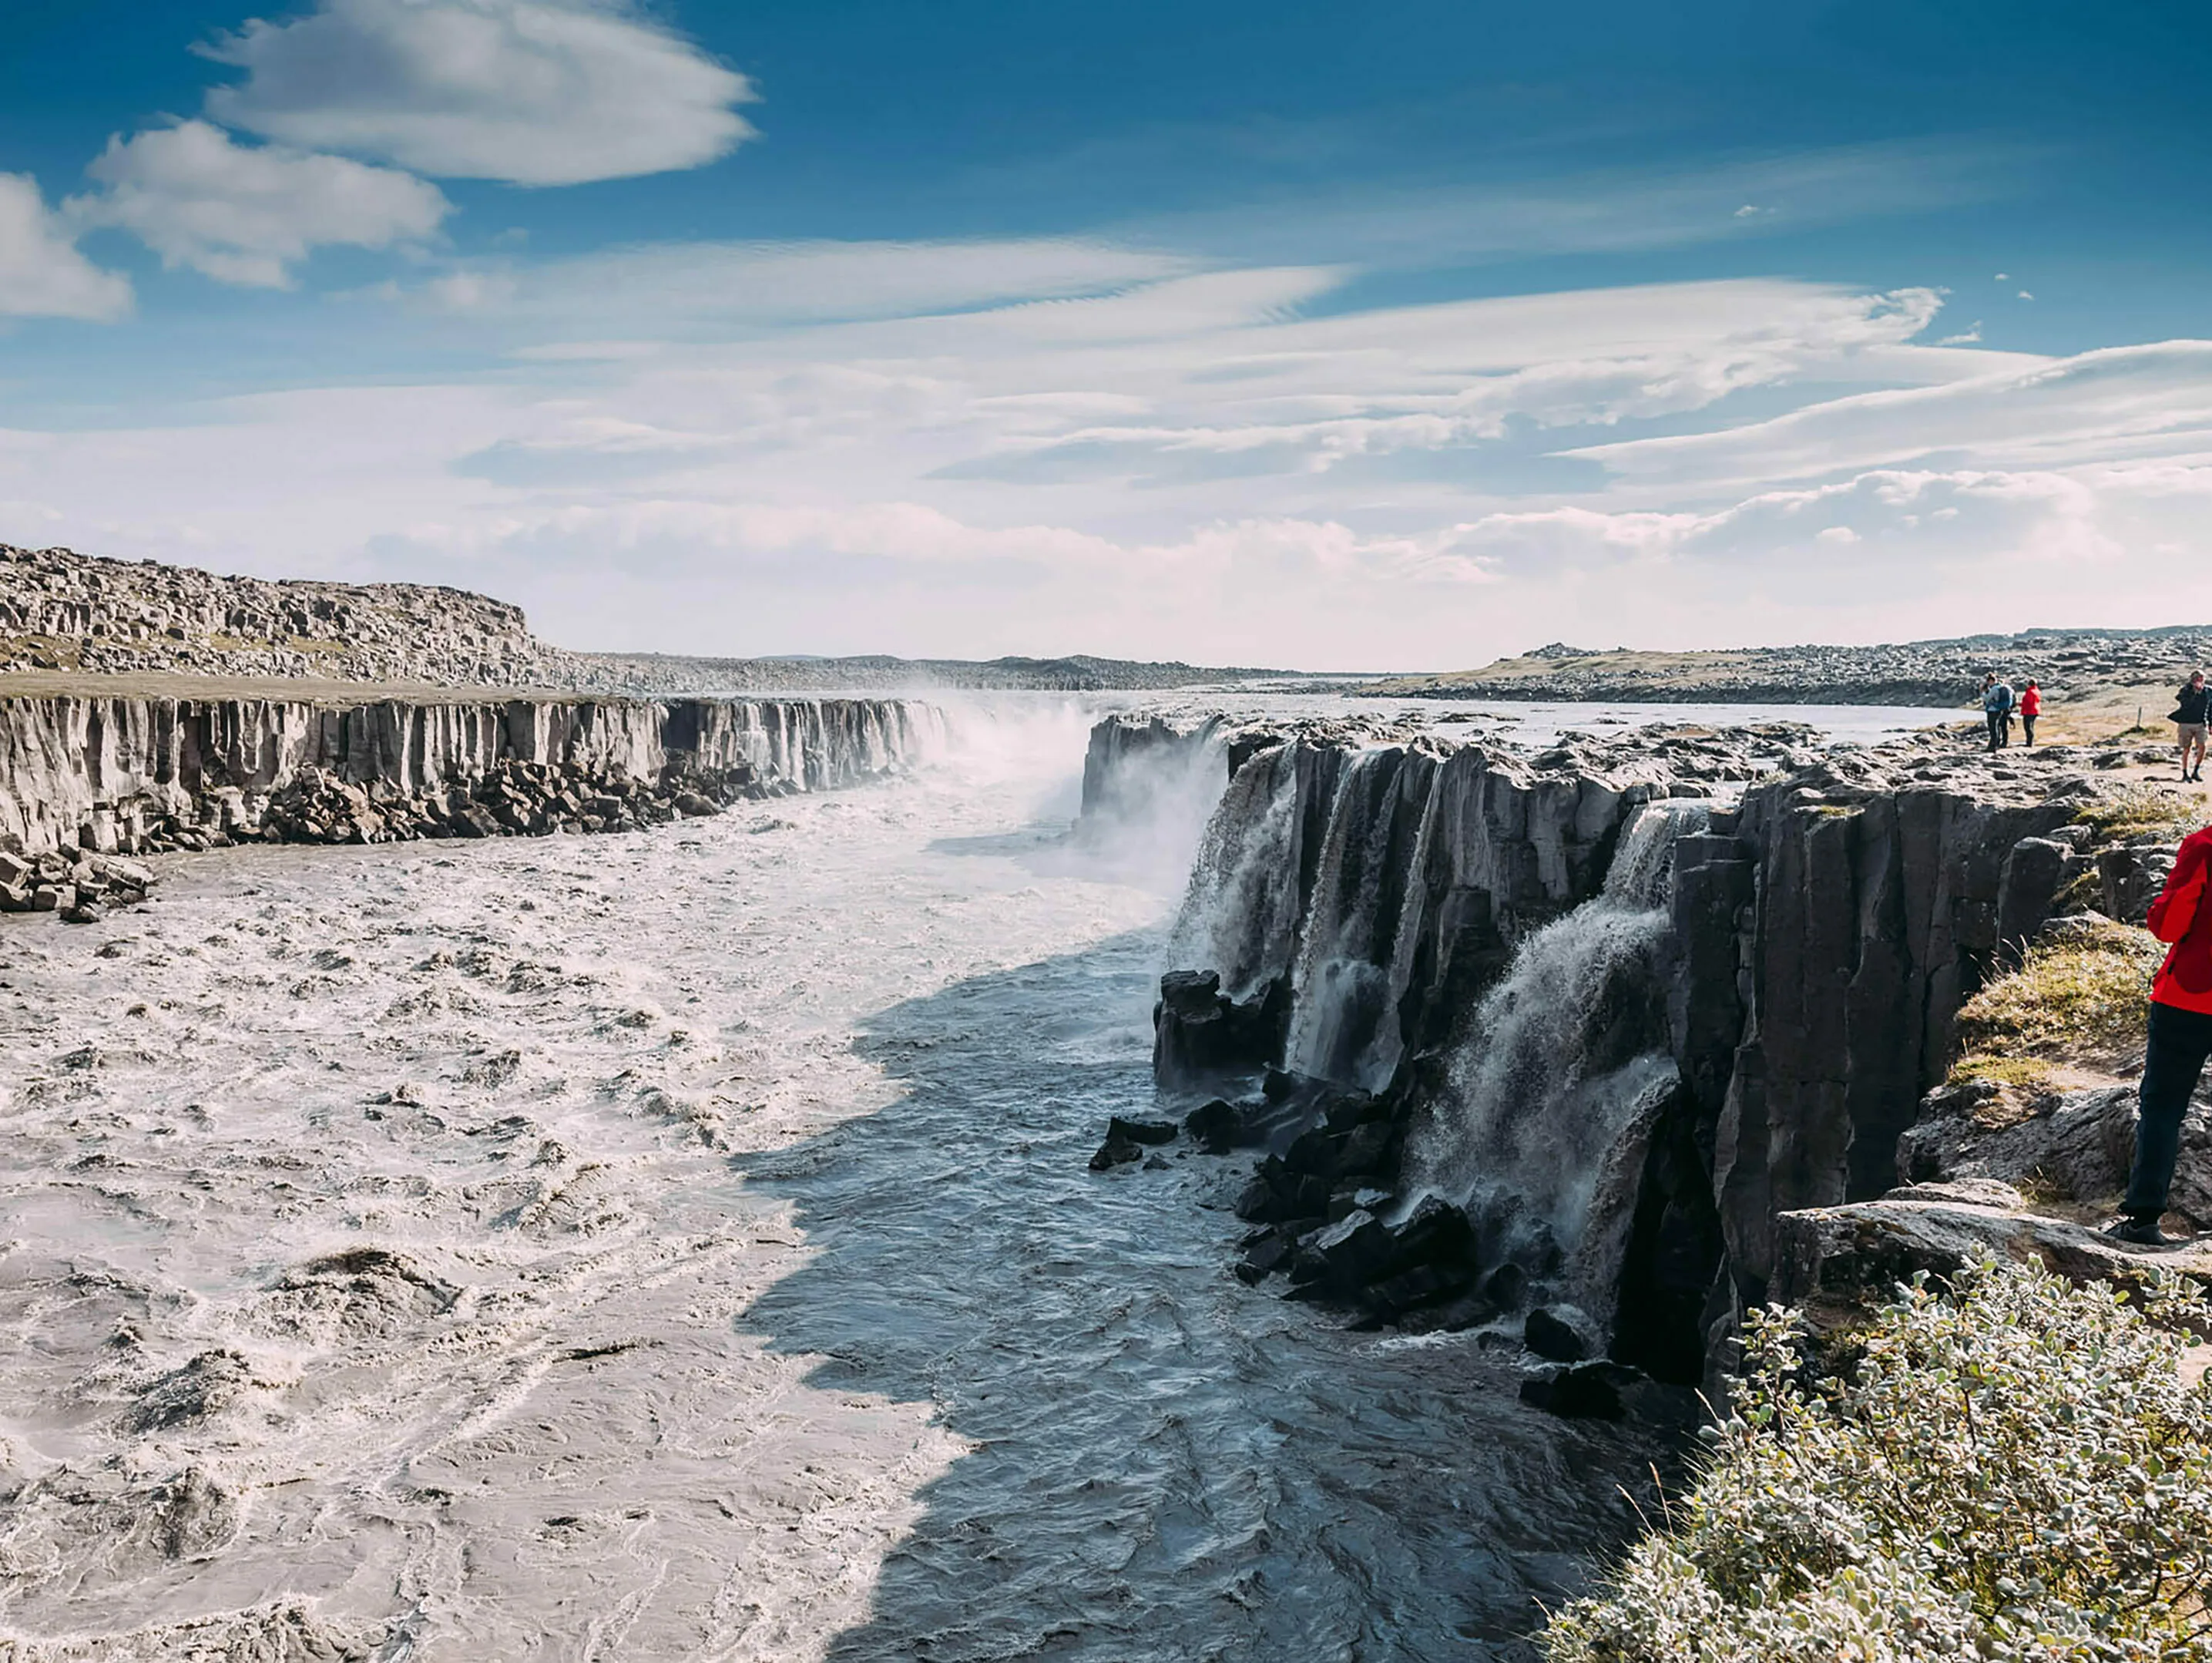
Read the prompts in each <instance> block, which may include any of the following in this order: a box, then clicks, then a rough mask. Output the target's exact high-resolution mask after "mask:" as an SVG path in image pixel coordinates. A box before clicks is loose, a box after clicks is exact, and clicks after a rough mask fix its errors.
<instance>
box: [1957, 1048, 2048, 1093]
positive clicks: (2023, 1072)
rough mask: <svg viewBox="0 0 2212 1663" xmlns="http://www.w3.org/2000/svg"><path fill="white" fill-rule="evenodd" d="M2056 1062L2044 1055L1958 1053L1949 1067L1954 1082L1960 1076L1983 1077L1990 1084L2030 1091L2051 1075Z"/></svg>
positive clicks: (1975, 1078)
mask: <svg viewBox="0 0 2212 1663" xmlns="http://www.w3.org/2000/svg"><path fill="white" fill-rule="evenodd" d="M2055 1066H2056V1065H2055V1064H2054V1063H2052V1062H2051V1059H2050V1058H2048V1057H1985V1056H1979V1055H1977V1056H1972V1057H1960V1059H1959V1065H1958V1066H1957V1067H1956V1068H1954V1069H1952V1070H1951V1078H1952V1080H1953V1081H1954V1082H1955V1081H1961V1080H1986V1081H1989V1082H1990V1084H1991V1085H1993V1086H2010V1087H2015V1089H2018V1090H2021V1091H2032V1090H2033V1089H2034V1088H2035V1087H2038V1086H2040V1085H2041V1084H2043V1083H2044V1081H2046V1080H2048V1079H2050V1078H2051V1069H2053V1067H2055Z"/></svg>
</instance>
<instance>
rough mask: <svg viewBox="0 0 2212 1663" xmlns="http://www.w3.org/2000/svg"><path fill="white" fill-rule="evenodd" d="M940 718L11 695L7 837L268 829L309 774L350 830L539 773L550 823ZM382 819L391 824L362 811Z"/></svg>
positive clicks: (799, 771) (602, 704)
mask: <svg viewBox="0 0 2212 1663" xmlns="http://www.w3.org/2000/svg"><path fill="white" fill-rule="evenodd" d="M940 722H941V718H940V717H939V715H938V713H937V712H936V711H935V710H933V709H931V708H930V707H928V706H927V705H921V704H913V703H910V702H908V701H905V700H899V699H740V700H704V699H688V700H673V701H668V702H664V703H644V702H637V701H630V700H622V699H557V698H531V699H526V698H517V699H504V700H467V699H460V698H457V699H455V700H453V701H452V702H444V701H412V700H399V699H381V700H371V701H363V702H361V703H347V702H343V701H337V702H319V701H311V700H307V699H282V698H223V699H191V698H154V697H130V696H125V695H121V694H107V695H84V696H76V695H54V696H48V697H6V698H0V843H12V844H14V845H15V848H16V849H17V850H18V851H19V852H21V851H29V852H33V853H35V852H38V851H40V850H51V849H56V848H75V847H83V848H86V849H94V850H100V851H101V852H105V853H115V852H118V851H120V852H125V853H128V852H131V851H134V850H141V849H146V848H153V847H161V846H165V845H175V844H182V846H185V847H192V846H197V845H198V844H202V843H204V842H205V841H209V840H220V839H222V838H233V837H238V836H259V835H262V834H263V833H264V829H265V828H264V825H263V821H264V810H265V809H266V808H267V807H268V806H269V805H270V803H271V802H273V801H279V800H280V799H283V798H285V797H286V796H287V795H288V794H294V795H296V794H297V793H298V791H300V790H301V789H302V788H304V787H306V786H309V785H312V786H313V787H315V788H317V789H323V790H325V791H329V792H334V793H336V794H337V801H338V805H339V807H340V808H341V809H342V810H343V808H344V807H345V806H346V805H348V804H349V803H351V802H352V801H353V800H354V799H356V798H357V799H361V800H362V805H363V812H361V813H340V814H339V816H338V819H339V821H340V822H341V823H342V824H343V825H347V826H348V827H349V829H350V830H351V831H352V832H353V833H354V834H356V835H361V836H376V835H383V834H384V832H385V831H390V832H391V834H392V835H403V834H404V833H403V832H401V831H398V830H397V829H395V828H398V827H402V826H408V825H416V826H425V827H430V828H432V829H435V825H437V824H445V823H450V822H451V820H452V819H453V816H454V815H458V814H459V813H461V808H460V807H459V803H458V802H457V801H449V798H450V794H451V793H453V791H455V790H459V791H460V792H461V793H462V794H463V795H464V796H467V795H469V792H470V789H471V786H472V785H475V784H480V783H484V782H487V781H494V782H495V783H496V781H495V776H506V777H512V778H513V780H514V781H515V782H516V783H517V785H518V788H522V787H530V786H531V784H532V782H535V787H536V788H537V789H533V790H530V791H525V792H524V793H523V794H524V795H535V796H536V797H538V799H541V800H542V801H539V802H538V803H535V804H533V805H532V817H533V818H545V819H547V825H545V827H544V829H550V828H551V825H553V824H556V823H559V822H561V821H562V820H563V819H566V820H570V821H574V822H575V823H577V824H579V825H580V824H581V823H582V821H583V817H584V816H585V815H586V814H587V813H589V814H591V816H592V819H601V820H606V819H617V818H620V817H619V816H617V814H616V813H615V811H614V809H612V808H611V807H607V808H603V810H602V811H601V812H598V813H593V812H592V808H591V806H590V801H586V799H591V800H592V801H599V800H603V799H604V798H605V792H604V789H602V788H604V787H605V786H606V785H608V784H609V783H637V782H655V781H661V780H664V779H665V780H671V781H673V780H675V779H676V778H677V777H678V776H681V777H683V778H684V779H686V780H690V779H692V778H694V777H696V779H698V780H699V781H701V782H703V783H708V784H709V785H710V786H711V787H712V788H714V790H716V791H719V792H721V793H724V794H736V795H767V794H771V793H776V792H783V791H790V790H820V789H826V788H829V787H834V786H841V785H848V784H852V783H857V782H859V781H860V780H863V779H866V778H868V777H873V776H875V775H878V774H880V773H882V772H884V771H886V770H888V769H890V768H893V767H895V766H897V765H899V764H905V763H909V762H912V761H914V760H915V759H916V758H917V757H918V756H919V755H920V754H921V752H923V751H924V750H925V749H926V748H927V746H928V745H929V744H930V743H931V742H932V741H933V740H934V738H935V737H937V735H938V734H939V731H940ZM564 781H565V782H566V784H563V783H562V782H564ZM595 794H596V795H595ZM369 804H373V805H374V808H375V810H376V813H374V815H373V816H372V815H369V814H368V813H367V812H366V806H367V805H369ZM502 806H503V800H502V802H495V803H493V804H491V805H490V806H489V807H487V808H486V810H485V812H486V813H489V814H492V815H494V817H495V819H496V821H497V824H495V825H492V826H491V827H489V829H490V830H499V829H506V830H529V829H538V828H537V827H536V826H535V825H508V824H507V823H506V822H507V820H509V819H513V814H511V813H508V814H504V815H502V814H500V813H498V811H499V809H500V808H501V807H502ZM481 818H482V817H481V816H471V817H470V819H469V820H467V821H464V823H463V829H464V830H465V832H466V834H468V835H475V834H476V833H475V832H474V831H468V830H467V827H468V825H470V824H471V823H472V822H473V821H474V820H477V819H481ZM327 819H328V817H327V816H325V820H327ZM373 821H375V822H386V823H388V825H386V826H385V827H384V829H383V830H380V831H367V830H363V829H362V828H365V827H368V826H370V825H372V822H373ZM589 829H598V828H597V827H596V826H593V827H590V828H589ZM416 834H418V835H419V834H421V833H420V831H417V832H416Z"/></svg>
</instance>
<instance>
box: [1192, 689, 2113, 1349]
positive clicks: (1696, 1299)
mask: <svg viewBox="0 0 2212 1663" xmlns="http://www.w3.org/2000/svg"><path fill="white" fill-rule="evenodd" d="M1942 743H1943V742H1942V741H1919V742H1911V743H1905V744H1900V745H1898V746H1890V747H1884V748H1883V749H1882V750H1881V751H1859V750H1857V749H1855V748H1851V747H1841V748H1839V749H1838V751H1837V752H1835V753H1833V754H1832V755H1829V756H1826V757H1822V756H1819V755H1816V754H1814V753H1813V752H1808V751H1806V750H1804V749H1802V748H1793V743H1792V742H1791V741H1790V740H1784V739H1775V740H1762V739H1761V738H1760V737H1759V735H1758V734H1753V733H1748V732H1744V733H1728V732H1724V733H1721V734H1678V735H1674V736H1664V735H1631V736H1628V737H1626V738H1625V739H1622V740H1613V741H1608V742H1607V743H1605V744H1603V745H1599V744H1595V743H1592V744H1590V745H1587V746H1581V747H1574V746H1568V747H1562V748H1561V749H1559V750H1556V751H1554V752H1547V753H1546V754H1545V755H1543V756H1541V757H1536V758H1529V757H1524V756H1521V755H1517V754H1513V753H1502V752H1495V751H1492V750H1489V749H1486V748H1485V747H1483V746H1477V745H1467V746H1450V745H1449V744H1445V743H1440V742H1438V741H1437V740H1433V739H1423V740H1417V741H1414V742H1412V743H1407V744H1395V745H1383V746H1374V745H1364V746H1363V745H1358V744H1348V743H1343V742H1326V741H1317V740H1314V739H1312V738H1310V737H1294V738H1291V739H1289V740H1285V741H1284V742H1282V743H1279V744H1278V745H1275V746H1273V747H1271V748H1261V749H1258V750H1256V751H1255V752H1254V754H1252V755H1251V756H1249V758H1247V759H1246V760H1244V762H1243V764H1242V765H1241V766H1239V767H1238V768H1237V770H1236V771H1235V772H1234V774H1233V776H1232V777H1231V779H1230V782H1229V784H1228V787H1227V789H1226V791H1225V795H1224V796H1223V799H1222V801H1221V805H1220V807H1219V809H1218V812H1217V813H1216V816H1215V818H1214V821H1213V823H1212V825H1211V826H1210V827H1209V829H1208V831H1207V834H1206V844H1205V848H1204V850H1203V851H1202V852H1201V854H1200V858H1199V862H1198V864H1197V868H1196V870H1195V871H1194V875H1193V879H1192V884H1191V888H1190V892H1189V894H1188V898H1187V899H1186V903H1185V906H1184V910H1183V914H1182V919H1181V920H1180V922H1179V924H1178V927H1177V933H1176V939H1175V948H1174V958H1173V963H1174V967H1175V972H1176V973H1171V974H1170V976H1169V977H1168V978H1166V981H1165V983H1164V996H1163V1000H1162V1003H1161V1006H1160V1008H1159V1011H1158V1017H1157V1020H1156V1030H1157V1032H1156V1055H1155V1065H1156V1071H1157V1072H1158V1075H1159V1077H1160V1079H1161V1081H1162V1084H1163V1085H1164V1087H1169V1088H1170V1089H1188V1090H1191V1091H1194V1092H1197V1091H1211V1090H1214V1089H1220V1088H1225V1087H1223V1085H1222V1082H1223V1081H1226V1080H1228V1079H1230V1078H1231V1077H1232V1076H1233V1075H1235V1074H1236V1072H1237V1070H1238V1069H1257V1068H1261V1067H1270V1068H1273V1069H1280V1070H1283V1071H1285V1073H1286V1074H1288V1075H1293V1076H1298V1077H1303V1078H1304V1079H1308V1080H1312V1081H1322V1082H1326V1083H1327V1084H1328V1086H1330V1087H1334V1088H1337V1089H1339V1090H1341V1091H1350V1092H1352V1093H1360V1094H1365V1095H1371V1096H1372V1097H1373V1098H1374V1099H1375V1100H1376V1101H1377V1102H1380V1103H1383V1104H1384V1105H1386V1106H1387V1112H1388V1113H1389V1116H1390V1118H1392V1119H1393V1120H1394V1121H1395V1125H1396V1128H1397V1131H1396V1134H1395V1135H1396V1136H1397V1139H1398V1146H1399V1147H1400V1148H1401V1149H1402V1150H1403V1152H1404V1153H1403V1156H1402V1160H1401V1166H1400V1169H1399V1170H1398V1171H1397V1172H1396V1173H1395V1174H1394V1175H1393V1182H1394V1185H1395V1205H1396V1206H1397V1207H1398V1209H1400V1210H1401V1213H1402V1212H1403V1210H1404V1209H1407V1208H1410V1207H1412V1206H1413V1204H1414V1203H1417V1202H1419V1199H1420V1198H1421V1197H1422V1196H1424V1195H1428V1196H1442V1197H1445V1198H1447V1199H1448V1200H1449V1201H1450V1202H1452V1203H1455V1204H1456V1205H1459V1206H1461V1207H1463V1208H1464V1209H1466V1210H1467V1212H1468V1215H1469V1217H1470V1219H1471V1221H1472V1223H1473V1227H1474V1236H1475V1238H1476V1239H1477V1240H1480V1242H1481V1244H1482V1252H1483V1253H1484V1255H1485V1258H1486V1262H1487V1261H1491V1260H1494V1259H1496V1258H1498V1257H1500V1256H1503V1257H1504V1258H1512V1259H1515V1260H1516V1262H1517V1263H1519V1264H1521V1265H1522V1268H1523V1269H1524V1270H1526V1271H1527V1273H1528V1276H1530V1277H1531V1278H1532V1279H1533V1282H1534V1285H1536V1286H1537V1287H1538V1288H1539V1290H1540V1291H1543V1292H1547V1293H1548V1294H1551V1295H1552V1296H1553V1297H1558V1298H1562V1299H1573V1300H1576V1301H1581V1302H1583V1303H1584V1304H1585V1305H1586V1306H1587V1307H1589V1313H1590V1315H1591V1316H1592V1318H1593V1319H1595V1325H1596V1326H1597V1327H1598V1328H1599V1329H1600V1330H1601V1337H1602V1341H1603V1343H1606V1344H1607V1345H1608V1346H1609V1348H1610V1349H1611V1351H1612V1354H1613V1355H1614V1356H1615V1357H1617V1358H1620V1360H1622V1361H1631V1362H1634V1363H1637V1364H1639V1365H1640V1366H1643V1367H1644V1368H1648V1369H1650V1371H1651V1372H1653V1373H1655V1374H1660V1375H1662V1377H1668V1378H1674V1379H1678V1380H1693V1379H1695V1378H1697V1376H1698V1375H1699V1373H1700V1372H1701V1370H1702V1368H1703V1367H1704V1363H1705V1356H1706V1353H1707V1345H1708V1339H1709V1337H1710V1336H1711V1334H1713V1333H1715V1332H1718V1331H1725V1330H1727V1328H1728V1327H1729V1325H1731V1323H1732V1321H1733V1319H1734V1317H1735V1313H1737V1312H1739V1311H1740V1310H1741V1307H1743V1306H1744V1305H1745V1304H1747V1303H1751V1302H1756V1301H1760V1300H1763V1299H1764V1298H1765V1297H1766V1294H1767V1293H1768V1291H1769V1289H1768V1284H1769V1282H1770V1279H1771V1276H1773V1273H1774V1255H1775V1249H1774V1246H1773V1242H1774V1221H1775V1219H1776V1217H1777V1216H1778V1215H1780V1214H1782V1213H1785V1212H1789V1211H1791V1210H1793V1209H1802V1208H1808V1207H1814V1206H1825V1205H1832V1204H1835V1203H1844V1202H1847V1201H1857V1200H1861V1199H1864V1198H1869V1197H1875V1196H1879V1195H1881V1194H1882V1193H1883V1192H1884V1191H1887V1190H1889V1189H1890V1188H1892V1187H1893V1185H1895V1183H1896V1182H1897V1179H1896V1176H1895V1173H1896V1164H1897V1160H1896V1156H1897V1145H1898V1139H1899V1135H1900V1134H1901V1133H1902V1132H1903V1131H1904V1130H1905V1128H1906V1127H1908V1126H1909V1125H1910V1124H1911V1123H1912V1121H1913V1118H1914V1117H1915V1114H1916V1112H1917V1107H1918V1105H1919V1102H1920V1100H1921V1098H1922V1096H1923V1093H1925V1092H1926V1091H1928V1090H1929V1088H1930V1087H1934V1086H1935V1085H1936V1084H1937V1083H1938V1082H1939V1081H1941V1080H1942V1077H1943V1075H1944V1073H1945V1071H1946V1069H1948V1064H1949V1062H1950V1060H1951V1055H1952V1030H1953V1024H1954V1017H1955V1015H1956V1013H1957V1011H1958V1008H1959V1007H1960V1003H1961V1002H1963V1001H1964V1000H1965V999H1966V997H1967V996H1970V995H1971V994H1972V992H1973V991H1974V990H1976V989H1977V988H1978V987H1979V986H1980V985H1981V984H1982V982H1983V980H1984V978H1985V977H1986V976H1987V975H1988V974H1989V973H1990V972H1991V971H1992V970H1993V969H1994V968H1995V967H1996V966H1997V964H1998V962H1999V960H2000V958H2001V956H2002V954H2003V953H2006V952H2007V951H2008V950H2011V949H2014V948H2016V947H2018V945H2019V944H2021V943H2022V942H2024V941H2027V939H2028V938H2029V937H2030V936H2032V935H2033V934H2034V933H2035V931H2036V930H2037V929H2039V928H2040V927H2041V926H2042V925H2043V923H2045V921H2046V919H2047V918H2048V917H2050V916H2051V913H2052V911H2054V909H2055V908H2056V907H2057V905H2059V900H2058V897H2059V893H2060V891H2061V890H2062V888H2063V887H2064V886H2066V885H2067V884H2068V883H2069V882H2070V881H2071V880H2075V879H2076V878H2079V877H2081V875H2082V874H2085V873H2093V872H2095V871H2096V869H2097V868H2098V858H2097V856H2095V854H2094V853H2093V852H2092V851H2091V850H2089V849H2088V848H2087V844H2088V842H2089V841H2090V836H2089V831H2088V827H2087V825H2084V824H2080V823H2077V817H2078V816H2079V814H2080V811H2081V808H2082V807H2083V805H2084V803H2085V802H2087V801H2092V800H2093V799H2094V798H2095V797H2096V796H2097V795H2099V794H2100V789H2101V788H2100V785H2099V784H2098V783H2096V782H2095V781H2094V779H2093V777H2090V776H2088V775H2087V774H2084V773H2081V772H2077V771H2075V770H2078V769H2080V768H2081V765H2082V760H2083V759H2082V758H2081V757H2080V756H2079V754H2078V753H2075V755H2073V756H2072V757H2071V758H2069V756H2068V755H2067V754H2066V753H2063V752H2053V753H2051V754H2047V755H2042V756H2037V757H2033V758H2021V759H2020V761H2019V764H2018V765H2017V766H2006V767H2003V768H1991V767H1987V766H1984V765H1982V764H1979V763H1978V762H1977V761H1976V760H1975V759H1974V758H1971V757H1970V756H1966V755H1963V754H1961V753H1956V752H1945V751H1942V750H1941V749H1940V748H1931V746H1938V747H1940V746H1942ZM1754 777H1756V778H1754ZM1624 851H1631V852H1628V853H1624ZM2108 863H2109V862H2108ZM1632 868H1633V869H1632ZM2108 887H2109V885H2108ZM1361 1181H1363V1182H1370V1183H1371V1182H1373V1181H1374V1180H1373V1179H1371V1178H1368V1179H1362V1180H1361ZM1289 1193H1291V1192H1290V1191H1286V1192H1285V1194H1286V1195H1287V1194H1289ZM1297 1194H1302V1195H1304V1197H1306V1200H1305V1201H1304V1202H1300V1201H1297V1200H1295V1199H1285V1198H1284V1197H1278V1198H1277V1201H1276V1203H1270V1204H1273V1206H1274V1211H1273V1213H1272V1214H1270V1216H1278V1217H1279V1216H1281V1215H1282V1214H1283V1209H1285V1207H1289V1208H1291V1209H1296V1208H1297V1207H1298V1206H1300V1205H1312V1204H1316V1203H1322V1202H1326V1203H1328V1208H1329V1212H1328V1216H1337V1215H1340V1208H1339V1205H1338V1203H1339V1201H1340V1199H1342V1198H1340V1197H1333V1196H1331V1195H1330V1193H1329V1191H1328V1186H1327V1185H1321V1186H1320V1187H1318V1188H1315V1187H1312V1186H1310V1185H1309V1187H1308V1188H1307V1190H1305V1191H1298V1192H1297ZM1367 1204H1371V1203H1367ZM1324 1221H1325V1220H1324Z"/></svg>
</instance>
